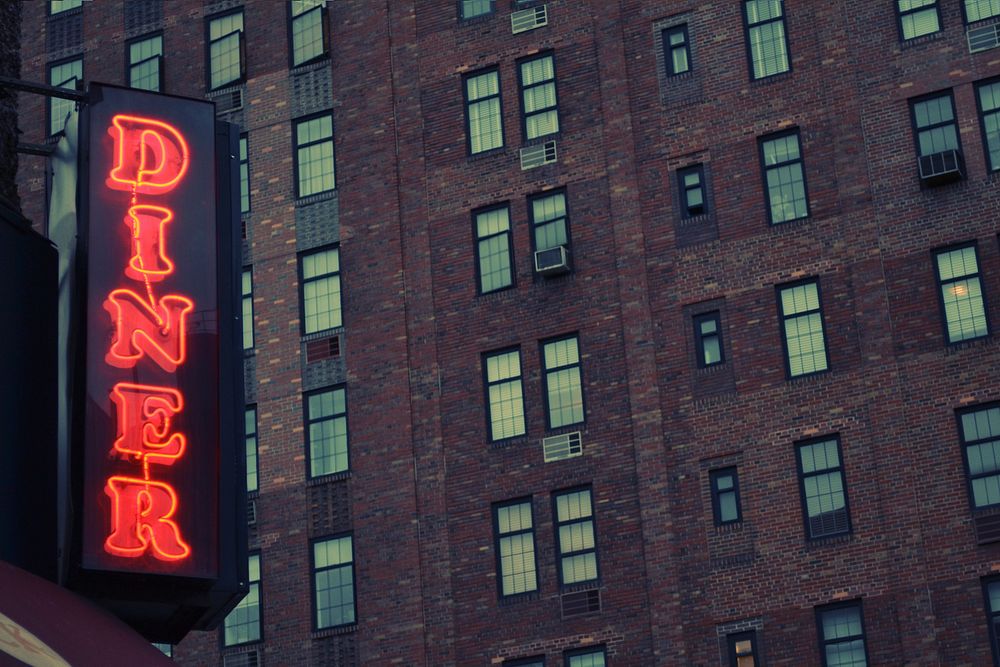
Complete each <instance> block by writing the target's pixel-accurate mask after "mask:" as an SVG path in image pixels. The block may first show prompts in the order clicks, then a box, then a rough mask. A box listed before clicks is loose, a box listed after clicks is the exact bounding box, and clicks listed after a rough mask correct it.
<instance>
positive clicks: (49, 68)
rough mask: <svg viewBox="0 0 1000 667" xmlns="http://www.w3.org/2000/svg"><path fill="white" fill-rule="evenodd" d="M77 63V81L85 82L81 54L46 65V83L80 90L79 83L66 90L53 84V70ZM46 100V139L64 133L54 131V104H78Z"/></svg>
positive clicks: (62, 99) (67, 100)
mask: <svg viewBox="0 0 1000 667" xmlns="http://www.w3.org/2000/svg"><path fill="white" fill-rule="evenodd" d="M74 9H75V8H74ZM63 11H72V10H69V9H66V10H63ZM76 61H80V76H79V77H76V80H77V82H80V81H84V80H85V79H84V76H86V74H85V72H84V69H83V54H82V53H79V54H76V55H72V56H68V57H66V58H60V59H59V60H53V61H52V62H48V63H45V81H46V83H48V85H50V86H54V87H56V88H63V89H65V90H73V91H76V90H78V87H79V83H78V84H77V86H74V87H73V88H66V87H65V86H62V85H60V84H57V83H52V70H53V69H55V68H56V67H62V66H63V65H68V64H70V63H73V62H76ZM70 80H71V79H66V82H68V81H70ZM45 100H46V102H45V116H46V118H45V136H46V137H53V136H55V135H56V134H57V133H58V132H61V131H62V130H56V131H55V132H53V131H52V122H53V121H54V116H53V113H52V105H53V103H55V102H57V101H58V102H60V103H63V102H64V103H66V104H67V105H69V104H73V105H75V104H76V102H75V101H74V100H70V99H67V98H63V97H46V98H45Z"/></svg>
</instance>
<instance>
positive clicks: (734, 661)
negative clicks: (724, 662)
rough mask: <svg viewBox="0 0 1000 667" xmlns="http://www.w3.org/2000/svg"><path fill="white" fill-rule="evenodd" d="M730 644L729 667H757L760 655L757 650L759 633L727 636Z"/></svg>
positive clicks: (740, 633)
mask: <svg viewBox="0 0 1000 667" xmlns="http://www.w3.org/2000/svg"><path fill="white" fill-rule="evenodd" d="M726 642H727V643H728V644H729V667H757V665H759V664H760V662H759V660H760V655H759V652H758V650H757V633H756V632H754V631H753V630H750V631H749V632H738V633H736V634H732V635H726Z"/></svg>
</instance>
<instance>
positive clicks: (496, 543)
mask: <svg viewBox="0 0 1000 667" xmlns="http://www.w3.org/2000/svg"><path fill="white" fill-rule="evenodd" d="M525 504H526V505H527V506H528V511H529V513H530V515H531V529H530V530H518V531H509V532H506V533H501V532H500V510H501V509H503V508H505V507H516V506H519V505H525ZM490 514H491V515H492V519H493V552H494V560H495V567H496V581H497V599H498V600H501V601H505V600H515V599H517V598H521V597H526V596H530V595H534V594H536V593H538V591H539V590H541V582H540V579H541V572H540V571H539V569H538V540H537V539H535V529H536V527H537V525H538V523H537V522H536V521H535V503H534V498H533V497H532V496H522V497H520V498H513V499H511V500H504V501H502V502H498V503H493V506H492V508H491V511H490ZM526 533H530V534H531V555H532V567H533V569H534V573H535V587H534V588H533V589H530V590H524V591H517V592H516V593H509V594H507V593H504V592H503V580H504V570H503V558H502V556H501V550H500V540H501V539H502V538H504V537H506V536H508V535H524V534H526Z"/></svg>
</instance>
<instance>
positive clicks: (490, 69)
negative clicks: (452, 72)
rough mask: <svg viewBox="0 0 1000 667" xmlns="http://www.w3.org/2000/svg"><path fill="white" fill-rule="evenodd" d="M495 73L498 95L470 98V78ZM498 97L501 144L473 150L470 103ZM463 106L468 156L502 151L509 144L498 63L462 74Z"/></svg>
mask: <svg viewBox="0 0 1000 667" xmlns="http://www.w3.org/2000/svg"><path fill="white" fill-rule="evenodd" d="M490 73H495V74H496V75H497V93H496V95H490V96H487V97H480V98H477V99H475V100H472V101H470V100H469V84H468V81H469V80H470V79H474V78H476V77H479V76H483V75H485V74H490ZM493 97H496V98H497V108H498V109H499V117H500V144H499V145H498V146H493V147H492V148H487V149H484V150H479V151H473V150H472V116H471V115H470V114H469V108H470V105H472V104H476V103H479V102H482V101H483V100H486V99H492V98H493ZM462 107H463V110H464V113H465V152H466V155H467V156H468V157H472V156H474V155H488V154H489V153H493V152H498V151H502V150H503V149H504V148H505V147H506V145H507V137H506V134H505V133H504V129H503V125H504V123H503V117H504V113H503V81H502V80H501V79H500V67H499V66H498V65H492V66H490V67H483V68H481V69H477V70H476V71H474V72H468V73H466V74H463V75H462Z"/></svg>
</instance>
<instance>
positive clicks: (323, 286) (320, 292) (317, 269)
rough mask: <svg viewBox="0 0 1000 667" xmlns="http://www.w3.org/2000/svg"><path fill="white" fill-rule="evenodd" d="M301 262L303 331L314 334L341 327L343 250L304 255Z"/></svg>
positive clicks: (328, 250) (331, 249) (334, 249)
mask: <svg viewBox="0 0 1000 667" xmlns="http://www.w3.org/2000/svg"><path fill="white" fill-rule="evenodd" d="M301 261H302V263H301V267H302V316H303V321H302V332H303V333H305V334H311V333H317V332H320V331H327V330H329V329H335V328H337V327H339V326H341V325H342V324H343V321H342V319H341V309H340V249H339V248H328V249H326V250H320V251H318V252H313V253H310V254H308V255H303V256H302V258H301Z"/></svg>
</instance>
